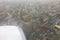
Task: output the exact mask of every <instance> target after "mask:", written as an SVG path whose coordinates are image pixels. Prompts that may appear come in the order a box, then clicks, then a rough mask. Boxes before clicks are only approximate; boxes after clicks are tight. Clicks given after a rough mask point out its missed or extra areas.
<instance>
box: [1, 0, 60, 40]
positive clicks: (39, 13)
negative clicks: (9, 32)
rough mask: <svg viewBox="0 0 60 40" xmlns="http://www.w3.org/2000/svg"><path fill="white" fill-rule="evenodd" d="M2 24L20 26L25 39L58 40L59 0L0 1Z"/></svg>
mask: <svg viewBox="0 0 60 40" xmlns="http://www.w3.org/2000/svg"><path fill="white" fill-rule="evenodd" d="M2 25H15V26H20V27H21V28H22V29H23V31H24V33H25V35H26V38H27V40H60V1H56V2H48V3H46V2H45V3H42V2H39V1H38V2H20V3H19V2H18V3H17V2H15V3H14V2H10V3H9V2H1V3H0V26H2Z"/></svg>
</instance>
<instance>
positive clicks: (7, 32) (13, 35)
mask: <svg viewBox="0 0 60 40" xmlns="http://www.w3.org/2000/svg"><path fill="white" fill-rule="evenodd" d="M0 40H26V38H25V35H24V32H23V30H22V29H21V28H18V27H17V26H0Z"/></svg>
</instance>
